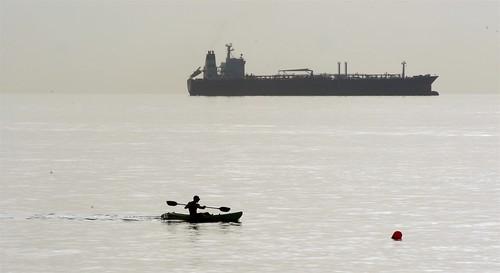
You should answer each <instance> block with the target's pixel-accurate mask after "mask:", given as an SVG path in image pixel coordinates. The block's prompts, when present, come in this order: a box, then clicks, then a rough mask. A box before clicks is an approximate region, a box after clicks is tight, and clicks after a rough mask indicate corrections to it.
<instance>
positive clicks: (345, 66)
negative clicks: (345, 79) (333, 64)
mask: <svg viewBox="0 0 500 273" xmlns="http://www.w3.org/2000/svg"><path fill="white" fill-rule="evenodd" d="M344 72H345V75H346V76H347V62H344Z"/></svg>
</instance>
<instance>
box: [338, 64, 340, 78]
mask: <svg viewBox="0 0 500 273" xmlns="http://www.w3.org/2000/svg"><path fill="white" fill-rule="evenodd" d="M337 67H338V69H339V73H338V75H339V76H340V62H337Z"/></svg>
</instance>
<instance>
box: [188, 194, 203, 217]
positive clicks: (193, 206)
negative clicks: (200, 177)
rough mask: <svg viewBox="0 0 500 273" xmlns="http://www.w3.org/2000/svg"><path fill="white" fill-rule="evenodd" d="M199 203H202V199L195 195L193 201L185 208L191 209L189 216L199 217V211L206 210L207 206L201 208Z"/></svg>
mask: <svg viewBox="0 0 500 273" xmlns="http://www.w3.org/2000/svg"><path fill="white" fill-rule="evenodd" d="M198 201H200V197H198V195H195V196H193V201H191V202H189V203H187V205H186V206H185V207H184V208H185V209H189V215H190V216H191V217H193V218H195V217H197V216H198V213H197V210H198V209H205V208H206V206H200V204H198Z"/></svg>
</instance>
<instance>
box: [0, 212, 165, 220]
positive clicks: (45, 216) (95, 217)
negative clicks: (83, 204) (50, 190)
mask: <svg viewBox="0 0 500 273" xmlns="http://www.w3.org/2000/svg"><path fill="white" fill-rule="evenodd" d="M5 216H6V215H5ZM0 219H13V220H18V219H26V220H64V221H127V222H136V221H160V220H161V219H160V216H156V215H155V216H149V215H117V214H92V215H72V214H56V213H48V214H34V215H31V216H27V217H14V216H9V217H7V216H6V217H2V218H0Z"/></svg>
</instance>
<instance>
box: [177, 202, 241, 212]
mask: <svg viewBox="0 0 500 273" xmlns="http://www.w3.org/2000/svg"><path fill="white" fill-rule="evenodd" d="M167 205H169V206H177V205H184V206H185V205H186V204H181V203H177V202H175V201H167ZM205 207H206V208H209V209H218V210H220V211H223V212H228V211H230V210H231V208H228V207H218V208H217V207H209V206H205Z"/></svg>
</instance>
